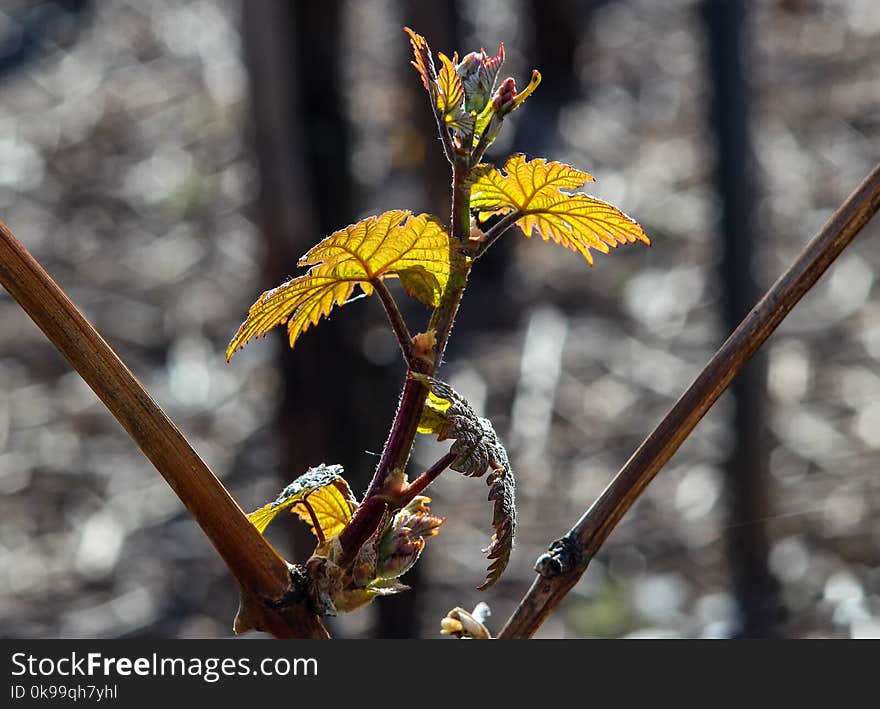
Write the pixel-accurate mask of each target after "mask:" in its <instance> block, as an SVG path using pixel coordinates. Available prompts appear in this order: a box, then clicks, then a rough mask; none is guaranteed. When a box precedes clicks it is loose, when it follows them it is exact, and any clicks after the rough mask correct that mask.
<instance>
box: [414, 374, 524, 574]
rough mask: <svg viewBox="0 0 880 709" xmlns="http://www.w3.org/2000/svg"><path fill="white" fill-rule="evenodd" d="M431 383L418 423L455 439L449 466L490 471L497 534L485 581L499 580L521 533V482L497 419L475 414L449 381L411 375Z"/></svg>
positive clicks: (440, 437) (466, 470)
mask: <svg viewBox="0 0 880 709" xmlns="http://www.w3.org/2000/svg"><path fill="white" fill-rule="evenodd" d="M411 376H413V377H415V378H416V379H419V380H420V381H422V382H423V383H424V384H425V386H426V387H428V400H427V401H426V404H425V407H424V409H423V413H422V418H421V420H420V421H419V432H420V433H433V434H435V435H436V436H437V440H439V441H443V440H449V439H454V440H453V443H452V448H451V451H452V453H454V454H456V458H455V460H454V461H453V462H452V464H451V465H450V466H449V467H450V468H452V469H453V470H456V471H458V472H460V473H462V474H464V475H468V476H471V477H480V476H482V475H484V474H485V473H486V472H487V471H489V476H488V477H487V479H486V483H487V484H488V485H489V487H490V489H489V500H491V501H493V502H494V511H493V516H492V525H493V526H494V528H495V534H494V535H493V536H492V541H491V543H490V544H489V547H488V548H487V549H484V551H485V552H486V554H487V556H488V557H489V559H490V560H491V563H490V565H489V570H488V573H487V576H486V582H485V583H484V584H483V585H482V586H480V590H484V589H487V588H489V587H490V586H491V585H492V584H494V583H495V582H496V581H497V580H498V579H499V578H500V577H501V574H502V573H503V571H504V569H505V568H506V567H507V563H508V561H509V560H510V552H511V550H512V549H513V541H514V536H515V534H516V482H515V480H514V477H513V470H512V468H511V466H510V460H509V459H508V457H507V451H506V450H505V449H504V446H503V445H502V444H501V441H500V440H498V435H497V434H496V433H495V429H494V428H493V427H492V423H491V422H490V421H489V420H488V419H486V418H482V417H479V416H477V415H476V413H474V410H473V409H472V408H471V406H470V404H469V403H468V402H467V401H466V400H465V399H464V398H462V397H461V395H459V394H458V393H457V392H456V391H455V390H454V389H453V388H452V387H450V386H449V385H448V384H446V383H444V382H441V381H439V380H437V379H434V378H432V377H427V376H424V375H418V374H416V375H411Z"/></svg>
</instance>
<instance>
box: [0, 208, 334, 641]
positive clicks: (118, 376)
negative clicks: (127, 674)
mask: <svg viewBox="0 0 880 709" xmlns="http://www.w3.org/2000/svg"><path fill="white" fill-rule="evenodd" d="M0 284H2V285H3V287H4V288H5V289H6V290H7V291H8V292H9V294H10V295H11V296H12V297H13V298H14V299H15V300H16V301H17V302H18V304H19V305H20V306H21V307H22V308H23V309H24V310H25V312H27V314H28V315H29V316H30V317H31V319H33V321H34V322H35V323H36V324H37V325H38V326H39V328H40V329H41V330H42V331H43V332H44V333H45V335H46V336H47V337H48V338H49V340H50V341H51V342H52V344H53V345H55V347H56V348H58V350H59V351H60V352H61V353H62V354H63V355H64V356H65V357H66V358H67V360H68V361H69V362H70V364H71V365H72V366H73V368H74V369H75V370H76V371H77V372H78V373H79V374H80V376H81V377H82V378H83V379H84V380H85V381H86V383H87V384H88V385H89V386H90V387H91V388H92V390H93V391H94V392H95V393H96V394H97V395H98V397H99V398H100V399H101V401H102V402H104V405H105V406H106V407H107V408H108V409H109V410H110V413H112V414H113V415H114V416H115V417H116V419H117V420H118V421H119V423H120V424H121V425H122V427H123V428H124V429H125V431H126V432H127V433H128V435H129V436H131V438H132V440H134V442H135V443H137V445H138V447H139V448H140V449H141V450H142V451H143V453H144V455H146V456H147V458H149V460H150V461H151V462H152V463H153V465H154V466H155V467H156V469H157V470H158V471H159V473H161V475H162V477H164V478H165V480H166V482H167V483H168V484H169V485H170V486H171V488H172V489H173V490H174V492H175V493H176V494H177V496H178V497H179V498H180V500H181V501H182V502H183V504H184V505H186V507H187V509H189V511H190V513H191V514H192V515H193V517H194V518H195V520H196V522H198V524H199V526H200V527H201V528H202V530H203V531H204V532H205V534H206V535H207V536H208V538H209V539H210V540H211V543H212V544H213V545H214V548H215V549H216V550H217V552H218V553H219V554H220V556H221V557H222V559H223V561H224V562H225V563H226V565H227V566H228V567H229V570H230V571H231V572H232V574H233V576H235V578H236V580H237V581H238V584H239V586H240V588H241V593H242V606H241V610H240V611H239V618H237V619H236V629H237V630H239V631H243V630H247V629H257V630H266V631H268V632H270V633H272V634H274V635H276V636H277V637H300V638H305V637H308V638H326V637H328V636H327V631H326V630H325V629H324V627H323V625H322V624H321V622H320V620H319V619H318V617H317V616H316V615H315V614H314V613H312V611H311V610H310V608H309V604H308V599H307V598H306V594H305V593H304V590H303V589H302V588H298V587H297V583H295V582H294V580H295V579H296V578H300V579H301V578H302V576H301V574H297V573H296V570H295V569H292V568H291V567H289V566H288V564H287V562H286V561H285V560H284V559H283V558H282V557H281V556H280V555H279V554H278V552H276V551H275V549H274V548H273V547H272V546H271V545H270V544H269V543H268V542H267V541H266V540H265V539H264V538H263V537H262V535H261V534H260V533H259V532H258V531H257V529H256V528H255V527H254V526H253V525H252V524H251V523H250V522H249V521H248V519H247V517H245V515H244V513H243V512H242V511H241V508H240V507H239V506H238V504H236V502H235V500H234V499H233V498H232V497H231V496H230V494H229V492H228V491H227V490H226V488H225V487H224V486H223V484H222V483H221V482H220V481H219V480H218V479H217V478H216V476H215V475H214V474H213V473H212V472H211V470H210V469H209V468H208V466H207V465H205V463H204V461H202V459H201V458H200V457H199V456H198V455H197V454H196V452H195V451H194V450H193V449H192V447H191V446H190V445H189V443H188V442H187V441H186V439H185V438H184V437H183V435H182V434H181V433H180V431H179V430H178V429H177V427H176V426H175V425H174V424H173V423H172V422H171V421H170V420H169V418H168V417H167V416H166V415H165V412H164V411H162V409H161V408H159V406H158V405H157V404H156V402H155V401H153V399H152V398H151V397H150V395H149V394H148V393H147V391H146V390H145V389H144V387H143V386H142V385H141V383H140V382H139V381H138V380H137V379H136V378H135V376H134V375H133V374H132V373H131V371H130V370H129V369H128V367H126V366H125V364H124V363H123V362H122V360H120V359H119V357H118V356H117V355H116V353H115V352H114V351H113V349H112V348H111V347H110V345H108V344H107V342H106V341H105V340H104V338H102V337H101V335H100V334H99V333H98V332H97V331H96V330H95V328H94V327H92V325H91V324H90V323H89V322H88V321H87V320H86V318H85V317H84V316H83V315H82V313H81V312H80V311H79V310H78V309H77V307H76V306H75V305H74V304H73V303H72V302H71V300H70V299H69V298H68V297H67V295H66V294H65V293H64V291H62V290H61V288H60V287H59V286H58V285H57V284H56V283H55V281H53V280H52V278H51V277H50V276H49V274H48V273H46V271H45V270H44V269H43V267H42V266H40V264H39V263H38V262H37V261H36V259H34V257H33V256H32V255H31V254H30V253H29V252H28V250H27V249H26V248H25V247H24V246H23V245H22V244H21V243H20V242H19V241H18V240H17V239H16V238H15V236H14V235H13V234H12V232H11V231H10V230H9V229H8V228H7V227H6V225H5V224H3V223H2V222H0Z"/></svg>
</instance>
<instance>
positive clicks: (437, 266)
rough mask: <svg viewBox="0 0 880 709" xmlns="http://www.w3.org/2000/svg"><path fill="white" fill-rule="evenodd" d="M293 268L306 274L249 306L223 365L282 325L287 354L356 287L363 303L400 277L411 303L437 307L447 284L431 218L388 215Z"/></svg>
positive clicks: (445, 258) (438, 230)
mask: <svg viewBox="0 0 880 709" xmlns="http://www.w3.org/2000/svg"><path fill="white" fill-rule="evenodd" d="M299 265H300V266H312V268H311V269H310V270H309V271H308V273H306V274H305V275H303V276H299V277H297V278H294V279H292V280H290V281H287V282H286V283H283V284H281V285H280V286H278V287H277V288H273V289H272V290H269V291H266V292H265V293H263V294H262V295H261V296H260V298H259V300H257V302H256V303H254V304H253V305H252V306H251V308H250V310H249V311H248V317H247V319H246V320H245V321H244V322H243V323H242V325H241V327H240V328H239V329H238V332H237V333H236V335H235V337H233V338H232V341H231V342H230V343H229V347H228V348H227V350H226V359H227V360H228V359H230V358H231V357H232V355H233V354H234V353H235V351H236V350H237V349H239V348H240V347H243V346H244V345H245V343H247V342H248V341H249V340H251V339H253V338H254V337H258V336H260V335H265V334H266V333H267V332H268V331H269V330H271V329H272V328H273V327H275V326H276V325H282V324H284V323H286V324H287V331H288V334H289V336H290V346H291V347H293V346H294V345H295V343H296V340H297V338H298V337H299V336H300V335H301V334H302V333H303V332H305V331H306V330H307V329H308V328H309V326H311V325H317V324H318V322H319V321H320V319H321V318H322V317H327V316H328V315H329V314H330V311H331V310H332V309H333V307H334V306H336V305H340V306H341V305H345V303H346V302H347V301H348V300H349V299H350V298H351V296H352V293H353V292H354V288H355V286H360V288H361V290H362V291H363V292H364V293H365V294H366V295H370V294H372V292H373V284H374V283H375V282H376V281H378V280H381V279H385V278H391V277H399V278H400V280H401V283H402V284H403V287H404V288H405V289H406V291H407V292H408V293H409V294H410V295H411V296H413V297H414V298H417V299H418V300H420V301H421V302H422V303H424V304H425V305H430V306H433V305H437V303H439V302H440V297H441V296H442V294H443V291H444V289H445V288H446V284H447V282H448V280H449V236H448V234H447V233H446V230H445V229H444V228H443V225H442V224H441V223H440V220H439V219H437V218H436V217H431V216H429V215H427V214H420V215H418V216H412V214H411V213H410V212H408V211H404V210H394V211H390V212H385V213H384V214H380V215H379V216H377V217H369V218H367V219H364V220H362V221H360V222H358V223H357V224H352V225H350V226H347V227H346V228H345V229H340V230H339V231H337V232H335V233H333V234H331V235H330V236H328V237H327V238H326V239H324V240H323V241H322V242H320V243H319V244H317V245H316V246H315V247H313V248H312V249H311V250H310V251H309V252H308V253H307V254H306V255H305V256H303V257H302V258H301V259H300V261H299Z"/></svg>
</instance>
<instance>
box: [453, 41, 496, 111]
mask: <svg viewBox="0 0 880 709" xmlns="http://www.w3.org/2000/svg"><path fill="white" fill-rule="evenodd" d="M503 63H504V45H503V44H502V45H501V46H500V47H499V48H498V55H497V56H494V57H490V56H489V55H488V54H486V50H485V49H482V50H480V51H479V52H471V53H470V54H467V55H465V57H464V59H462V60H461V62H459V64H458V66H457V67H456V72H457V73H458V75H459V77H461V83H462V86H463V87H464V95H465V100H464V110H465V111H467V112H472V111H473V112H475V113H480V112H481V111H482V110H483V109H484V108H485V107H486V104H487V103H489V98H490V97H491V96H492V91H493V90H494V88H495V80H496V79H497V78H498V72H499V71H500V70H501V65H502V64H503Z"/></svg>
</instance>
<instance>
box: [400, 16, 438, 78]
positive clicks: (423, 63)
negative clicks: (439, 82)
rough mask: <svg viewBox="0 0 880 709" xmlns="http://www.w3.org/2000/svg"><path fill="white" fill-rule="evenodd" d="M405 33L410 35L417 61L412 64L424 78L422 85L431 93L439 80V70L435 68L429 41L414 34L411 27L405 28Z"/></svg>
mask: <svg viewBox="0 0 880 709" xmlns="http://www.w3.org/2000/svg"><path fill="white" fill-rule="evenodd" d="M403 31H404V32H406V33H407V34H408V35H409V42H410V44H411V45H412V48H413V54H414V55H415V60H414V61H412V62H410V64H412V65H413V66H414V67H415V68H416V71H418V72H419V76H420V77H421V78H422V85H423V86H424V87H425V88H426V89H427V90H428V91H430V92H432V95H433V91H432V87H433V86H434V82H435V81H436V79H437V70H436V69H435V68H434V60H433V59H432V58H431V48H430V47H429V46H428V40H426V39H425V38H424V37H422V35H420V34H418V33H417V32H413V31H412V30H411V29H410V28H409V27H404V28H403Z"/></svg>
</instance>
